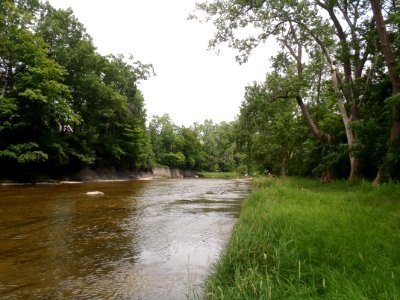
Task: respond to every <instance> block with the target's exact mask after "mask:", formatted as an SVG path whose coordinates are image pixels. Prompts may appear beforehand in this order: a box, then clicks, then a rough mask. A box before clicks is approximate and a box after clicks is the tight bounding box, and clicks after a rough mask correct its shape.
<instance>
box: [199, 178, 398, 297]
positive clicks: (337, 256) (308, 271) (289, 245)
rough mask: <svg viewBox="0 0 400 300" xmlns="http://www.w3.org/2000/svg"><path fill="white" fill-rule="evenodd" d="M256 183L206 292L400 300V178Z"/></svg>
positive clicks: (265, 295)
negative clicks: (399, 180) (393, 181)
mask: <svg viewBox="0 0 400 300" xmlns="http://www.w3.org/2000/svg"><path fill="white" fill-rule="evenodd" d="M254 184H256V185H258V187H259V189H258V190H257V191H255V192H253V193H252V194H251V196H250V197H249V198H248V199H247V200H246V201H245V203H244V205H243V210H242V213H241V216H240V218H239V220H238V222H237V224H236V226H235V229H234V232H233V234H232V237H231V239H230V242H229V244H228V246H227V249H226V251H225V253H224V254H222V255H221V257H220V259H219V261H218V262H217V264H216V265H215V269H214V273H213V274H212V275H211V276H210V277H209V278H208V280H207V281H206V296H205V298H206V299H322V298H323V299H399V297H400V251H399V249H400V185H395V184H386V185H383V186H380V187H372V186H371V184H370V183H367V182H361V183H359V184H349V183H347V182H334V183H332V184H327V185H322V184H320V183H318V182H317V181H314V180H309V179H299V178H292V179H279V178H278V179H276V178H264V179H255V180H254Z"/></svg>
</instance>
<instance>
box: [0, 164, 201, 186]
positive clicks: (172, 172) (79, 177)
mask: <svg viewBox="0 0 400 300" xmlns="http://www.w3.org/2000/svg"><path fill="white" fill-rule="evenodd" d="M194 177H198V175H197V173H196V172H194V171H191V170H181V169H170V168H168V167H157V168H154V169H153V170H135V171H119V170H116V169H114V168H107V169H98V170H93V169H90V168H85V169H82V170H80V171H79V172H77V173H74V174H71V175H60V176H57V177H54V176H48V175H39V174H29V175H27V174H21V176H20V177H19V178H2V179H0V184H1V185H17V184H56V183H68V182H90V181H120V180H151V179H156V178H194Z"/></svg>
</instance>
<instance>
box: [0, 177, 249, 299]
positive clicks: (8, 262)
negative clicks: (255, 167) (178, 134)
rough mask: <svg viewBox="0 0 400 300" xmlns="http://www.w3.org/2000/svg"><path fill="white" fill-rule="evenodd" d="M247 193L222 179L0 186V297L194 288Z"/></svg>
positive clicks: (148, 295) (166, 294)
mask: <svg viewBox="0 0 400 300" xmlns="http://www.w3.org/2000/svg"><path fill="white" fill-rule="evenodd" d="M89 191H102V192H103V193H104V196H88V195H86V192H89ZM248 191H249V186H248V183H247V182H246V181H241V180H222V179H190V180H160V181H125V182H96V183H81V184H59V185H34V186H2V187H0V298H2V299H23V298H41V299H42V298H44V299H52V298H63V299H65V298H67V299H68V298H70V299H72V298H73V299H76V298H78V299H93V298H100V299H186V298H187V297H188V296H193V294H197V295H201V293H202V292H201V286H202V282H203V280H204V278H205V276H206V275H207V273H208V272H209V270H210V264H211V263H212V262H213V261H214V260H215V259H216V258H217V256H218V254H219V253H220V252H221V250H222V248H223V247H224V245H225V243H226V241H227V240H228V238H229V235H230V232H231V230H232V227H233V224H234V223H235V221H236V218H237V216H238V214H239V212H240V203H241V200H242V199H243V198H244V197H245V196H246V195H247V194H248Z"/></svg>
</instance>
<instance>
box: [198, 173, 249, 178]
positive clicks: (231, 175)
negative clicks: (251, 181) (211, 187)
mask: <svg viewBox="0 0 400 300" xmlns="http://www.w3.org/2000/svg"><path fill="white" fill-rule="evenodd" d="M198 174H199V176H200V177H203V178H227V179H231V178H239V177H243V176H240V175H239V173H236V172H200V173H198Z"/></svg>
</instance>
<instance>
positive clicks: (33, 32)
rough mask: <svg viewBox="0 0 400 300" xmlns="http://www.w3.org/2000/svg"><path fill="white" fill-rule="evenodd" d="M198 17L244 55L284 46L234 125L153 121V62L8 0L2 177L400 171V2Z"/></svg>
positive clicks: (285, 6) (243, 5) (360, 0)
mask: <svg viewBox="0 0 400 300" xmlns="http://www.w3.org/2000/svg"><path fill="white" fill-rule="evenodd" d="M191 18H195V19H200V20H205V21H209V22H212V23H213V24H214V26H215V29H216V32H215V36H214V38H213V39H212V40H210V45H209V46H210V48H215V47H218V46H219V45H221V44H225V43H227V44H228V46H229V47H232V48H234V49H237V50H238V56H237V60H238V62H239V63H244V62H246V60H247V59H248V57H249V55H251V51H252V50H253V49H254V48H255V47H257V46H258V45H259V44H260V43H263V42H267V41H269V40H271V39H274V40H275V41H276V42H277V43H278V44H279V45H280V48H279V49H278V50H279V51H278V52H277V54H276V55H275V56H274V57H272V58H270V59H271V69H270V70H269V72H268V73H267V74H266V78H265V81H264V82H254V83H253V84H251V85H250V86H248V87H247V88H246V90H245V91H243V93H244V100H243V103H242V106H241V108H240V114H239V116H238V117H237V119H236V120H235V121H233V122H223V123H220V124H215V123H213V122H212V121H211V120H206V121H204V122H203V123H202V124H199V123H194V124H193V125H192V126H189V127H184V126H181V127H179V126H177V125H175V124H174V122H173V121H172V120H171V118H170V117H169V115H167V114H165V115H163V116H152V117H151V118H148V116H147V114H146V110H145V101H144V97H143V95H142V94H141V92H140V90H139V88H138V84H139V82H140V81H141V80H146V79H147V78H149V77H150V76H152V75H153V74H154V71H153V67H152V65H149V64H143V63H141V62H140V61H136V60H134V58H133V57H128V58H126V57H124V56H122V55H118V54H114V55H107V56H103V55H100V54H99V53H97V52H96V47H95V45H94V44H93V41H92V38H91V37H90V35H89V34H88V33H87V32H86V29H85V27H84V25H83V24H82V23H80V22H79V20H77V19H76V17H75V16H74V14H73V12H72V10H71V9H67V10H62V9H60V10H57V9H55V8H53V7H52V6H51V5H50V4H49V3H42V2H40V1H38V0H5V1H2V2H1V3H0V93H1V94H0V165H1V169H0V177H2V178H11V179H15V178H17V179H29V178H31V177H32V176H37V175H38V174H39V175H46V176H50V177H58V176H64V175H68V174H74V173H75V172H78V171H79V170H82V169H84V168H92V169H94V170H101V169H107V168H112V169H114V170H117V171H136V170H145V171H150V170H151V169H152V168H154V167H155V166H158V165H162V166H169V167H174V168H183V169H191V170H197V171H200V170H202V171H238V172H240V173H242V174H247V173H249V174H254V173H266V172H271V173H273V174H279V175H301V176H318V177H321V180H322V181H324V182H328V181H330V180H331V179H332V178H350V179H354V178H369V179H375V180H376V182H380V181H382V180H386V179H394V180H398V179H399V178H400V172H399V171H398V170H400V142H399V136H400V114H399V109H400V77H399V67H398V65H397V64H396V63H398V60H399V57H400V34H399V26H400V12H399V8H398V4H397V3H396V1H384V2H383V3H380V2H379V1H377V0H370V1H369V0H367V1H366V0H357V1H356V0H350V1H347V0H345V1H344V0H334V1H325V2H323V1H319V0H317V1H304V0H298V1H282V0H278V1H266V0H256V1H254V0H230V1H214V2H209V3H199V4H197V8H196V11H195V15H193V16H191ZM246 28H251V30H247V29H246ZM249 32H251V33H255V34H254V35H248V33H249ZM267 59H268V58H267V57H266V60H267ZM266 71H268V70H266ZM188 101H189V100H188Z"/></svg>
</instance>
